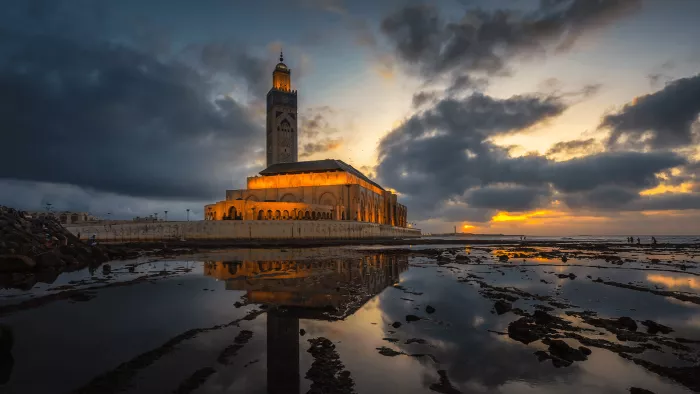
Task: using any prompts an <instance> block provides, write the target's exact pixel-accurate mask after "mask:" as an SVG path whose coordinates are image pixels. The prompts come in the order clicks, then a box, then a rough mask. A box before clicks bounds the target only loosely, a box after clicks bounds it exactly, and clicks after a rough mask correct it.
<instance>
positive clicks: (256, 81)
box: [186, 42, 277, 92]
mask: <svg viewBox="0 0 700 394" xmlns="http://www.w3.org/2000/svg"><path fill="white" fill-rule="evenodd" d="M186 51H187V52H191V53H192V54H194V56H198V57H199V60H200V62H201V65H202V66H204V68H205V69H207V70H208V71H212V72H217V73H223V74H226V75H231V76H235V77H237V78H242V79H243V80H244V81H246V83H247V84H248V87H249V89H250V91H251V92H264V91H265V90H267V89H268V88H269V85H270V81H271V78H272V76H271V71H270V70H272V69H273V67H274V65H275V64H276V63H277V59H276V58H275V57H272V56H269V57H267V58H263V57H258V56H254V55H252V54H251V53H250V52H249V51H248V49H247V48H245V47H244V46H243V45H242V44H235V43H231V42H209V43H202V44H191V45H189V47H188V48H187V50H186Z"/></svg>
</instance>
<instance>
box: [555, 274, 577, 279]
mask: <svg viewBox="0 0 700 394" xmlns="http://www.w3.org/2000/svg"><path fill="white" fill-rule="evenodd" d="M557 277H559V278H560V279H566V278H569V279H571V280H574V279H576V275H574V273H573V272H572V273H569V274H557Z"/></svg>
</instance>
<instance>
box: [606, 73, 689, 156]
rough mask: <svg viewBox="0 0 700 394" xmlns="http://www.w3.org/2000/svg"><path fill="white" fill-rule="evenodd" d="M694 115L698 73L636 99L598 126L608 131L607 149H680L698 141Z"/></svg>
mask: <svg viewBox="0 0 700 394" xmlns="http://www.w3.org/2000/svg"><path fill="white" fill-rule="evenodd" d="M698 115H700V74H698V75H696V76H694V77H689V78H681V79H677V80H675V81H673V82H671V83H669V84H668V85H666V87H665V88H663V89H661V90H659V91H657V92H654V93H651V94H647V95H644V96H641V97H638V98H636V99H635V101H634V102H632V103H628V104H626V105H625V106H624V107H623V108H622V109H621V110H620V111H619V112H617V113H615V114H611V115H608V116H605V117H604V118H603V121H602V123H601V125H600V126H601V127H602V128H609V129H610V136H609V139H608V141H607V143H608V146H611V147H616V146H623V147H624V146H628V145H630V144H632V145H636V144H638V143H642V144H644V145H647V146H649V147H652V148H655V149H659V148H673V147H683V146H687V145H690V144H693V143H696V142H697V141H698V128H697V127H694V123H696V122H697V121H698ZM695 126H697V124H696V125H695Z"/></svg>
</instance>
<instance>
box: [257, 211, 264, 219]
mask: <svg viewBox="0 0 700 394" xmlns="http://www.w3.org/2000/svg"><path fill="white" fill-rule="evenodd" d="M264 219H265V212H263V210H262V209H261V210H259V211H258V220H264Z"/></svg>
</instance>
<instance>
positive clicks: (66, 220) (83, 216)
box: [27, 211, 100, 224]
mask: <svg viewBox="0 0 700 394" xmlns="http://www.w3.org/2000/svg"><path fill="white" fill-rule="evenodd" d="M27 215H29V216H31V217H33V218H38V217H42V216H51V217H55V218H56V219H58V221H59V222H61V224H76V223H85V222H96V221H98V220H100V219H99V218H97V217H96V216H93V215H91V214H90V213H89V212H71V211H63V212H46V211H28V212H27Z"/></svg>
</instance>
